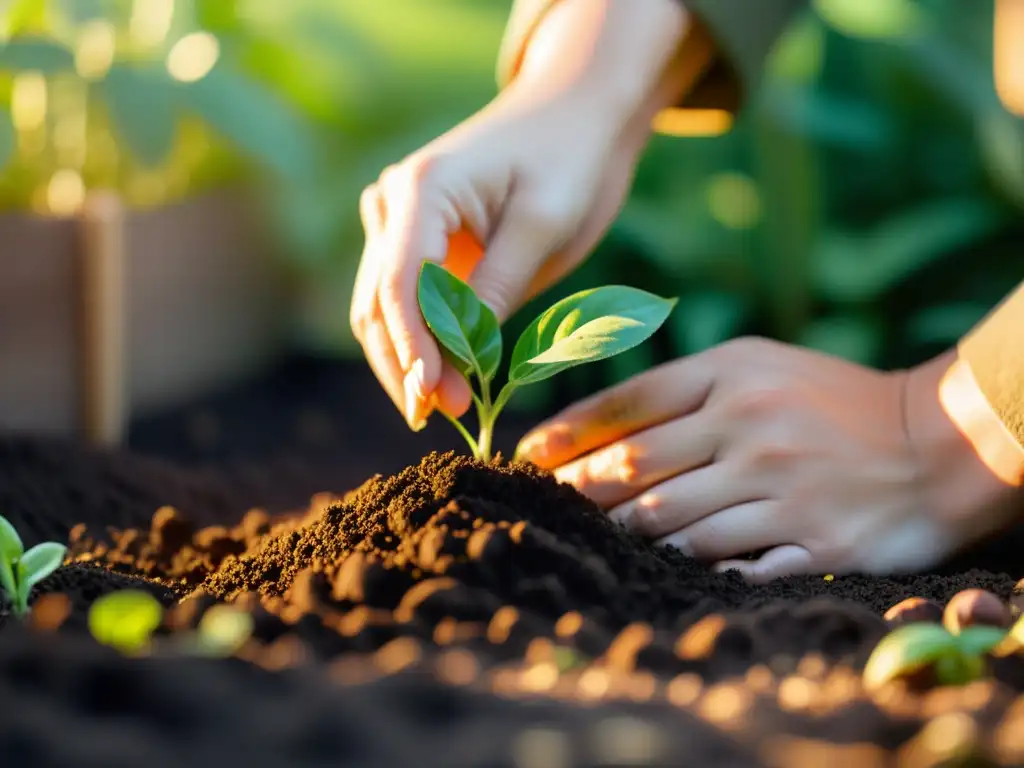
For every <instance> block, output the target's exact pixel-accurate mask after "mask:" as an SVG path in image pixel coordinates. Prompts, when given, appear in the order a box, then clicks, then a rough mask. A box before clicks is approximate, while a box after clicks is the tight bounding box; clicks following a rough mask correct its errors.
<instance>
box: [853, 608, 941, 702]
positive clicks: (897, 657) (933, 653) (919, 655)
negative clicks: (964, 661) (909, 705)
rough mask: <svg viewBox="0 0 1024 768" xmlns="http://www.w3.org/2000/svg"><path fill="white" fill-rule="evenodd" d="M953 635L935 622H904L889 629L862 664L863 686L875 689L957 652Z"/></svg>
mask: <svg viewBox="0 0 1024 768" xmlns="http://www.w3.org/2000/svg"><path fill="white" fill-rule="evenodd" d="M959 654H960V649H959V646H958V645H957V641H956V638H955V637H954V636H953V635H951V634H950V633H949V632H948V631H947V630H946V629H945V628H944V627H941V626H939V625H937V624H924V623H917V624H907V625H905V626H902V627H900V628H899V629H896V630H893V631H892V632H890V633H889V634H888V635H886V636H885V637H883V638H882V640H881V641H880V642H879V643H878V645H877V646H875V650H874V651H872V652H871V657H870V658H869V659H868V663H867V664H866V665H865V667H864V686H865V687H866V688H868V689H875V688H878V687H880V686H883V685H885V684H886V683H888V682H890V681H892V680H895V679H897V678H899V677H902V676H903V675H908V674H912V673H914V672H916V671H918V670H919V669H922V668H924V667H926V666H929V665H931V664H934V663H936V662H937V661H938V660H939V659H941V658H944V657H946V656H950V655H959Z"/></svg>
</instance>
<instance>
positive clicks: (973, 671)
mask: <svg viewBox="0 0 1024 768" xmlns="http://www.w3.org/2000/svg"><path fill="white" fill-rule="evenodd" d="M984 674H985V660H984V659H982V658H981V657H980V656H977V655H966V654H963V653H959V652H958V653H954V654H950V655H949V656H943V657H942V658H941V659H938V660H937V661H936V662H935V677H936V680H937V682H938V684H939V685H966V684H967V683H970V682H973V681H974V680H977V679H978V678H979V677H981V676H982V675H984Z"/></svg>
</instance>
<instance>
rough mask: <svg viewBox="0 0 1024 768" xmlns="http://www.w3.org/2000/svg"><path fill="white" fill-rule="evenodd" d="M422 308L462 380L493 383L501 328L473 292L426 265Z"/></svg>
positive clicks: (421, 285) (439, 268)
mask: <svg viewBox="0 0 1024 768" xmlns="http://www.w3.org/2000/svg"><path fill="white" fill-rule="evenodd" d="M418 294H419V304H420V311H421V312H422V313H423V319H424V321H425V322H426V324H427V327H428V328H429V329H430V332H431V333H433V334H434V336H435V337H436V338H437V340H438V341H439V342H440V343H441V345H442V346H443V347H444V348H445V349H446V350H448V352H449V353H450V355H451V357H453V358H454V359H453V360H452V362H453V363H454V364H455V365H456V367H458V368H459V370H460V372H461V373H462V375H463V376H466V377H468V376H469V375H470V373H476V374H477V375H478V376H480V377H482V378H483V380H484V381H490V380H491V379H493V378H494V374H495V373H497V372H498V365H500V363H501V326H500V325H499V324H498V318H497V317H495V315H494V312H493V311H491V308H490V307H488V306H487V305H486V304H484V303H483V302H482V301H480V299H478V298H477V295H476V294H475V293H474V292H473V289H472V288H470V287H469V285H467V284H466V283H465V282H463V281H462V280H460V279H459V278H457V277H456V276H455V275H453V274H452V273H451V272H449V271H448V270H447V269H445V268H444V267H442V266H439V265H437V264H434V263H433V262H429V261H428V262H424V263H423V266H422V268H421V269H420V279H419V289H418Z"/></svg>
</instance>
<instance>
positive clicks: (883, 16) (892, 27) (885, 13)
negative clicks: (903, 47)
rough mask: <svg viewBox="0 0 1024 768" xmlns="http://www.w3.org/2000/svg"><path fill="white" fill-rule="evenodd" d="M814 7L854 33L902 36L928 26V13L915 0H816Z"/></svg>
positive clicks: (838, 26)
mask: <svg viewBox="0 0 1024 768" xmlns="http://www.w3.org/2000/svg"><path fill="white" fill-rule="evenodd" d="M814 9H815V10H816V11H817V12H818V15H819V16H821V18H822V19H824V20H825V22H826V23H828V24H830V25H831V26H832V27H833V28H835V29H836V30H838V31H839V32H841V33H843V34H844V35H849V36H850V37H858V38H867V39H902V38H906V37H908V36H913V35H918V34H920V33H921V32H922V31H924V29H925V19H926V17H925V14H924V12H923V11H922V10H921V9H920V8H918V7H917V5H916V4H915V3H914V2H912V0H814Z"/></svg>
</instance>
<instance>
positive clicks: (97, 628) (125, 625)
mask: <svg viewBox="0 0 1024 768" xmlns="http://www.w3.org/2000/svg"><path fill="white" fill-rule="evenodd" d="M163 615H164V608H163V606H162V605H161V604H160V601H159V600H157V599H156V598H155V597H153V595H151V594H150V593H149V592H144V591H142V590H139V589H123V590H120V591H118V592H111V593H110V594H107V595H104V596H103V597H100V598H98V599H97V600H96V601H95V602H93V604H92V605H91V606H90V607H89V632H90V633H92V636H93V637H94V638H95V639H96V641H97V642H99V643H102V644H103V645H109V646H110V647H111V648H114V649H115V650H117V651H118V652H119V653H123V654H136V653H141V652H142V651H144V650H146V649H147V648H148V647H149V644H150V638H151V637H152V635H153V632H155V631H156V629H157V627H159V626H160V622H161V621H162V619H163Z"/></svg>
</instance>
